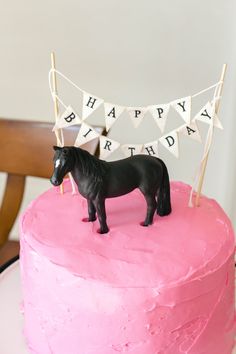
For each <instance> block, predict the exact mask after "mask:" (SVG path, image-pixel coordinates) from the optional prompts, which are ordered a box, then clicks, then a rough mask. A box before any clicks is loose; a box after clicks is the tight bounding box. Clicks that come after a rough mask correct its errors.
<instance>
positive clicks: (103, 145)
mask: <svg viewBox="0 0 236 354" xmlns="http://www.w3.org/2000/svg"><path fill="white" fill-rule="evenodd" d="M119 146H120V143H119V142H118V141H115V140H112V139H110V138H107V137H106V136H103V135H101V136H100V159H102V160H105V159H106V158H107V157H108V156H109V155H110V154H112V153H113V152H114V151H115V150H117V149H118V148H119Z"/></svg>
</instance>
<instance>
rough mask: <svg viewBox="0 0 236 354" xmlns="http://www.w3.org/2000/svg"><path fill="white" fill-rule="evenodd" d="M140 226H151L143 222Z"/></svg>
mask: <svg viewBox="0 0 236 354" xmlns="http://www.w3.org/2000/svg"><path fill="white" fill-rule="evenodd" d="M140 225H141V226H145V227H147V226H149V225H150V224H147V223H146V222H144V221H142V222H141V223H140Z"/></svg>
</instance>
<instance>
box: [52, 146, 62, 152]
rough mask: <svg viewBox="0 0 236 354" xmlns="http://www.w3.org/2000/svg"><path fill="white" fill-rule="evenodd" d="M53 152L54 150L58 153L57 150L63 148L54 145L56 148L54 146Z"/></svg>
mask: <svg viewBox="0 0 236 354" xmlns="http://www.w3.org/2000/svg"><path fill="white" fill-rule="evenodd" d="M53 150H54V151H57V150H61V148H60V147H59V146H55V145H54V146H53Z"/></svg>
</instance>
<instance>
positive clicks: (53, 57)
mask: <svg viewBox="0 0 236 354" xmlns="http://www.w3.org/2000/svg"><path fill="white" fill-rule="evenodd" d="M51 67H52V69H54V70H55V69H56V64H55V53H54V52H52V53H51ZM52 87H53V92H54V93H55V94H56V95H57V78H56V72H55V71H53V72H52ZM54 114H55V121H56V122H57V121H58V118H59V105H58V99H57V97H54ZM55 135H56V139H57V145H58V146H59V145H60V143H61V141H62V140H61V139H62V133H61V136H60V135H59V130H57V129H56V130H55ZM60 191H61V194H63V193H64V188H63V182H62V184H61V185H60Z"/></svg>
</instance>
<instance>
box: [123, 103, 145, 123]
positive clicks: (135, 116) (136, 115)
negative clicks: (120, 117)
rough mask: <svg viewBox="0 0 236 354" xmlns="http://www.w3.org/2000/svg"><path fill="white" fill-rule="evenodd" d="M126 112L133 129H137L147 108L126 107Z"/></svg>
mask: <svg viewBox="0 0 236 354" xmlns="http://www.w3.org/2000/svg"><path fill="white" fill-rule="evenodd" d="M127 111H128V113H129V115H130V118H131V120H132V122H133V125H134V127H135V128H137V127H138V126H139V124H140V123H141V122H142V120H143V117H144V116H145V114H146V112H147V107H127Z"/></svg>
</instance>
